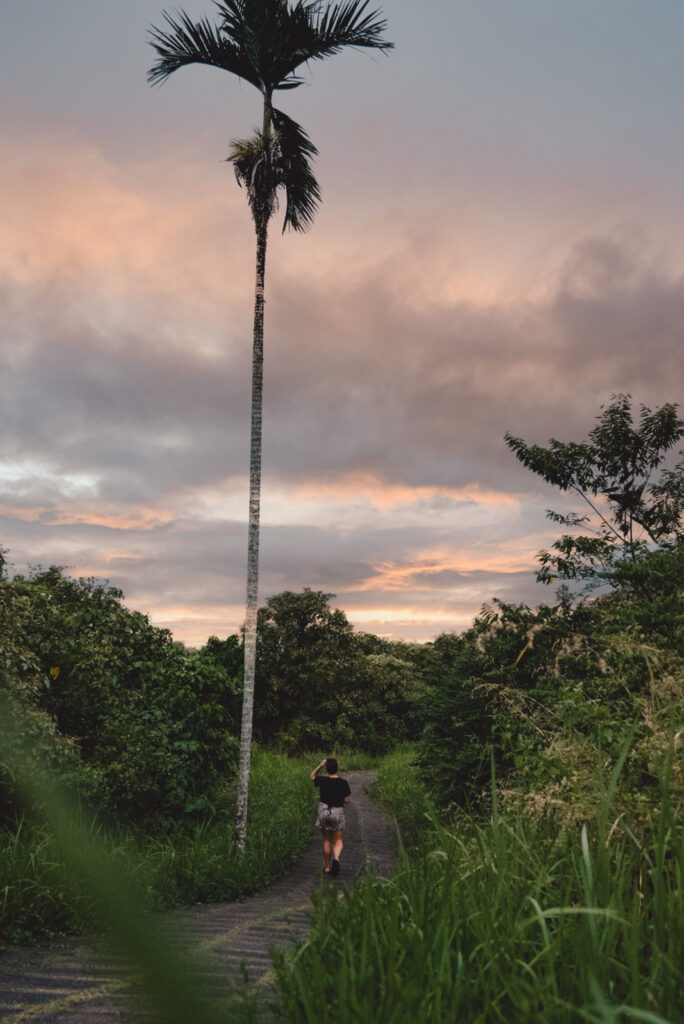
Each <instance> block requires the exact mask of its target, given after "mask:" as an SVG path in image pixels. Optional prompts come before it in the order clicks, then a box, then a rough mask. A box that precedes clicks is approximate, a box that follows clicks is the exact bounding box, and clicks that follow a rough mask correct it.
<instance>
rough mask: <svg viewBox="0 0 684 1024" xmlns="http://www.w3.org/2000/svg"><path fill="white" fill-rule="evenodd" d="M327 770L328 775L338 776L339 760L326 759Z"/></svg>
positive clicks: (334, 758)
mask: <svg viewBox="0 0 684 1024" xmlns="http://www.w3.org/2000/svg"><path fill="white" fill-rule="evenodd" d="M325 770H326V772H327V773H328V775H337V758H336V757H326V759H325Z"/></svg>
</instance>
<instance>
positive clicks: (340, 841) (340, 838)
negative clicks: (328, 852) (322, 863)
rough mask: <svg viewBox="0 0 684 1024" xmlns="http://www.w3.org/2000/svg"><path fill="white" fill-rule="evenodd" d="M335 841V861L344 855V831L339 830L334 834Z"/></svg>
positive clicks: (333, 853)
mask: <svg viewBox="0 0 684 1024" xmlns="http://www.w3.org/2000/svg"><path fill="white" fill-rule="evenodd" d="M332 839H333V852H332V855H333V860H339V859H340V854H341V853H342V847H343V846H344V832H343V831H342V829H338V830H337V831H336V832H333V833H332Z"/></svg>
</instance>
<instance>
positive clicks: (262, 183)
mask: <svg viewBox="0 0 684 1024" xmlns="http://www.w3.org/2000/svg"><path fill="white" fill-rule="evenodd" d="M272 115H273V128H272V131H270V132H268V133H266V134H265V133H264V132H260V131H256V132H255V133H254V135H253V136H252V137H251V138H250V139H235V140H234V141H233V142H232V143H231V150H230V154H229V156H228V159H229V160H230V161H231V162H232V164H233V167H234V169H235V177H236V178H237V180H238V184H240V185H241V186H244V188H245V190H246V191H247V198H248V201H249V205H250V209H251V211H252V216H253V217H254V222H255V224H256V225H257V227H259V226H260V225H264V224H266V223H268V221H269V220H270V218H271V215H272V214H273V213H274V211H275V210H276V209H277V207H278V190H279V189H280V188H283V189H284V190H285V220H284V222H283V231H285V229H286V228H288V227H290V228H292V230H293V231H306V229H307V228H308V227H310V225H311V224H312V223H313V218H314V214H315V212H316V208H317V206H318V203H319V202H320V198H321V191H320V188H319V186H318V182H317V181H316V179H315V177H314V175H313V172H312V170H311V166H310V163H309V158H310V157H314V156H315V155H316V153H317V152H318V151H317V149H316V147H315V146H314V144H313V143H312V142H311V140H310V139H309V137H308V135H307V134H306V132H305V131H304V129H303V128H302V127H301V125H299V124H297V122H296V121H293V120H292V118H291V117H288V116H287V115H286V114H283V113H282V111H280V110H273V111H272Z"/></svg>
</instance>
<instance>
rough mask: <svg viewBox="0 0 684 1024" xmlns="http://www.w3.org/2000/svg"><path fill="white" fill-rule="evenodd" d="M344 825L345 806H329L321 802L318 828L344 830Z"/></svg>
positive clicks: (327, 830)
mask: <svg viewBox="0 0 684 1024" xmlns="http://www.w3.org/2000/svg"><path fill="white" fill-rule="evenodd" d="M344 825H345V821H344V807H328V805H327V804H320V803H319V805H318V818H317V819H316V828H319V829H320V830H321V832H343V831H344Z"/></svg>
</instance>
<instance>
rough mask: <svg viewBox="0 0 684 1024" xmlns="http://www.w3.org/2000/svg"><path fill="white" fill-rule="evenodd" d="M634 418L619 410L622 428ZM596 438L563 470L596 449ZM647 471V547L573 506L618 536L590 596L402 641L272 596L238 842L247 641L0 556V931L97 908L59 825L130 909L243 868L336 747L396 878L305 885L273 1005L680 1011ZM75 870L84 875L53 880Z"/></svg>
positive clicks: (666, 1016) (679, 705) (675, 780)
mask: <svg viewBox="0 0 684 1024" xmlns="http://www.w3.org/2000/svg"><path fill="white" fill-rule="evenodd" d="M615 408H617V410H618V412H620V410H622V412H621V413H620V414H621V415H622V413H624V411H625V409H626V406H625V402H624V401H623V400H622V399H618V400H616V404H615ZM672 409H674V407H672ZM660 412H661V411H658V410H657V411H656V413H655V414H651V413H650V412H648V411H644V410H642V426H643V423H644V422H645V421H646V420H648V419H649V417H651V418H653V417H655V419H656V420H657V419H658V417H659V415H660ZM603 415H605V414H603ZM611 415H612V413H611ZM668 417H669V419H668V418H667V417H666V419H667V420H668V422H669V424H670V427H669V428H668V429H670V430H671V431H673V432H674V433H676V432H677V431H680V430H681V421H678V420H677V416H676V410H675V413H674V415H673V416H671V415H670V414H669V413H668ZM663 422H664V421H663ZM632 429H633V428H632V427H630V430H632ZM640 429H641V428H640ZM637 433H638V431H635V435H636V434H637ZM594 443H595V447H594V448H593V449H591V450H590V448H589V447H587V448H586V449H584V450H583V453H582V459H584V463H583V466H584V468H583V470H582V472H583V473H584V474H585V476H584V479H585V480H587V479H589V478H590V466H589V461H590V459H592V458H593V459H594V460H595V461H596V465H597V466H598V461H599V459H603V458H604V453H602V449H601V447H600V445H599V444H598V441H597V440H596V439H595V441H592V444H594ZM635 443H636V442H635ZM556 444H557V445H558V446H559V447H558V453H559V464H562V463H563V460H565V459H566V458H567V457H568V446H565V447H560V445H561V443H560V442H557V443H556ZM659 444H660V442H657V443H656V444H655V447H654V448H653V450H652V455H651V456H650V458H651V461H657V460H656V457H655V454H653V453H655V451H656V448H657V447H658V445H659ZM670 449H671V446H670V448H668V451H669V450H670ZM658 450H659V451H660V454H659V455H658V459H660V458H661V456H662V454H663V452H662V451H661V450H660V449H658ZM624 451H625V466H626V467H627V469H629V470H630V471H631V468H633V466H634V454H633V447H631V446H630V444H627V443H626V442H625V445H624ZM592 452H593V454H592ZM545 457H546V458H547V462H546V468H545V472H546V473H547V474H548V475H549V476H550V475H551V472H552V468H553V467H552V459H553V450H551V452H550V454H549V453H547V456H545ZM653 469H654V470H656V469H658V470H659V471H660V476H659V478H658V480H657V481H656V482H655V483H654V484H653V485H650V484H648V485H646V484H645V485H644V487H643V488H641V484H639V485H638V487H639V488H641V498H640V499H639V500H640V501H642V502H644V503H645V505H644V508H642V507H641V506H639V507H637V506H636V505H634V507H635V508H636V511H637V518H636V519H635V520H634V521H635V522H637V521H638V520H641V519H645V520H647V522H648V524H649V527H650V529H651V532H652V537H651V539H650V540H648V541H645V540H644V539H643V538H640V537H638V536H636V530H635V528H633V527H629V528H628V530H627V532H626V533H625V532H623V531H622V529H621V526H620V524H621V523H624V522H625V521H626V520H625V519H624V518H621V517H624V515H625V514H626V513H625V512H624V508H623V506H622V505H620V504H619V502H618V504H617V505H616V504H615V498H614V497H611V495H612V494H613V491H612V490H611V492H610V494H605V495H604V496H603V498H601V497H600V495H601V490H600V488H598V487H597V494H596V495H593V497H592V500H593V498H596V499H597V501H598V503H599V505H598V507H600V509H601V514H602V516H603V517H604V519H605V520H606V522H612V523H613V525H616V524H617V528H618V532H619V533H620V535H621V537H623V538H624V537H627V538H628V539H627V541H626V542H625V543H623V542H622V541H621V542H620V545H619V546H617V544H616V549H615V550H612V551H610V552H608V554H607V556H606V558H605V560H604V561H603V563H602V564H601V565H600V566H598V565H597V564H595V565H594V570H595V575H596V578H599V577H600V578H601V579H602V580H603V581H604V582H607V583H608V586H606V587H604V588H603V590H602V591H594V592H593V596H591V597H590V599H587V598H586V597H585V598H577V597H575V596H573V594H572V593H571V592H570V590H569V589H568V588H567V586H566V585H565V582H564V583H563V585H562V586H561V587H560V588H559V590H558V591H557V593H556V595H555V599H553V600H551V601H549V602H548V603H546V604H543V605H541V606H540V607H538V608H536V609H531V608H528V607H527V606H525V605H522V604H511V603H504V602H501V601H497V600H493V601H492V602H491V603H490V604H488V605H487V606H485V607H484V608H483V609H482V611H481V612H480V614H479V615H478V616H476V618H475V620H474V622H473V624H472V626H471V627H470V628H469V629H468V630H466V631H465V632H463V633H461V634H456V633H445V634H443V635H441V636H439V637H437V638H436V639H435V640H434V641H432V642H431V643H428V644H401V643H392V642H389V641H386V640H384V639H382V638H379V637H375V636H372V635H370V634H363V633H358V632H356V631H354V630H353V629H352V627H351V625H350V623H349V622H348V620H347V617H346V615H345V614H344V612H343V611H341V610H340V609H338V608H335V607H334V606H333V605H332V604H331V601H332V595H330V594H326V593H323V592H320V591H313V590H310V589H305V590H304V591H302V592H301V593H293V592H290V591H285V592H283V593H281V594H277V595H274V596H273V597H272V598H270V599H269V601H268V602H267V603H266V604H265V605H264V606H263V607H262V608H261V609H260V610H259V616H258V642H257V652H256V658H257V666H258V673H257V691H256V692H257V703H256V713H255V719H254V728H255V735H256V737H257V739H258V744H259V746H258V748H256V754H255V757H254V760H253V765H252V775H253V786H254V799H253V800H252V801H251V802H250V831H249V838H248V846H247V856H246V857H245V856H244V855H243V854H240V852H239V849H238V847H237V845H236V841H235V838H234V836H233V832H232V829H231V828H227V827H226V823H227V821H228V819H229V817H230V814H231V808H232V807H233V806H234V802H235V799H236V772H237V754H236V749H237V740H236V736H237V734H238V732H239V729H240V716H241V698H242V688H243V664H244V660H243V645H244V638H243V637H241V636H238V635H235V636H231V637H228V638H226V639H224V640H221V639H218V638H216V637H212V638H210V639H209V641H208V642H207V644H206V645H205V646H204V647H203V648H201V649H200V650H195V651H193V650H188V649H186V648H184V647H183V646H182V645H180V644H177V643H174V641H173V640H172V638H171V636H170V635H169V634H168V633H167V632H166V631H164V630H159V629H156V628H155V627H154V626H152V625H151V624H150V622H149V620H148V619H147V617H146V616H144V615H141V614H140V613H138V612H133V611H130V610H129V609H127V608H126V607H125V605H124V604H123V600H122V596H121V594H120V593H119V592H118V591H116V590H115V589H114V588H111V587H109V586H108V585H107V584H105V583H102V582H98V581H95V580H74V579H71V578H70V577H69V576H68V575H67V574H66V573H65V572H64V571H63V570H61V569H58V568H55V567H52V568H50V569H41V568H36V569H34V570H32V571H31V572H29V573H28V574H25V575H23V574H14V575H13V574H12V573H11V572H10V570H9V566H8V565H7V564H6V562H5V560H4V557H3V558H1V559H0V563H1V565H0V569H1V570H2V571H1V572H0V611H1V612H2V614H1V615H0V652H1V661H0V702H1V703H2V707H1V708H0V725H1V726H2V728H1V729H0V736H1V742H2V748H1V750H0V831H1V833H2V834H1V837H0V901H1V902H0V909H1V910H2V915H1V918H0V919H1V920H2V938H3V939H4V941H9V940H14V941H16V940H18V939H19V940H22V941H26V940H29V939H31V938H32V937H36V936H45V935H48V934H53V933H55V932H58V931H65V930H66V931H68V930H73V929H78V928H82V927H84V926H87V925H91V924H92V923H93V919H94V913H93V907H94V906H95V903H94V902H93V900H96V898H97V897H96V895H95V896H93V893H95V894H96V893H97V890H98V884H99V883H98V882H97V871H96V870H95V869H94V868H92V865H91V866H90V867H89V866H88V865H89V864H90V861H87V859H86V860H83V856H82V854H81V853H80V852H79V851H75V850H72V852H71V853H69V851H68V848H66V852H65V847H64V839H63V836H64V834H72V833H77V834H78V835H79V836H81V837H82V841H81V840H79V843H80V845H81V846H83V847H84V848H88V849H92V850H95V851H98V850H107V851H109V854H110V858H109V860H108V861H107V863H112V864H114V865H115V864H117V863H118V864H119V865H125V873H126V875H127V877H128V878H129V879H132V880H133V882H134V886H135V887H136V889H135V891H136V892H137V893H139V894H140V896H139V898H140V900H141V902H145V903H146V904H147V905H148V906H153V907H163V906H169V905H173V904H177V903H180V902H187V901H195V900H215V899H226V898H231V897H235V896H238V895H242V894H245V893H246V892H248V891H251V890H253V889H254V888H256V887H258V886H260V885H262V884H264V883H265V881H267V880H268V879H270V878H272V877H274V875H275V874H276V873H278V872H279V871H282V870H284V868H285V867H286V866H287V864H288V863H290V862H291V860H292V858H294V857H295V856H296V855H297V852H298V850H299V849H301V846H302V844H303V843H304V842H305V841H306V839H307V836H308V835H309V834H310V830H311V825H312V820H313V813H314V808H313V805H312V799H313V794H312V792H311V787H310V786H309V784H308V769H309V768H310V765H311V764H313V763H316V761H318V760H319V759H320V752H321V748H322V750H323V751H325V752H330V750H331V749H335V750H337V751H338V752H340V751H343V750H344V749H345V748H347V749H349V748H350V747H352V746H356V747H360V748H362V750H363V753H362V754H361V755H359V756H358V757H357V759H356V762H352V761H351V760H350V761H349V763H350V764H351V763H356V764H363V765H367V764H369V763H374V762H373V761H369V760H368V758H369V757H372V758H374V759H375V760H376V761H377V759H380V765H379V769H378V777H377V785H376V791H375V797H376V799H377V800H379V801H380V802H381V803H382V804H383V805H384V806H385V807H386V808H387V810H388V812H389V813H391V814H393V815H394V816H395V817H396V820H397V825H398V830H399V835H400V839H401V843H402V848H403V853H402V859H401V863H400V866H399V871H398V872H397V873H396V875H395V876H394V877H392V878H391V879H389V878H376V877H365V878H363V879H360V880H359V881H358V882H357V883H355V884H354V885H352V886H349V887H346V888H345V889H344V890H343V893H342V895H341V896H340V895H339V893H338V892H337V891H336V893H335V894H334V895H331V894H330V893H327V894H326V892H325V891H323V890H322V891H321V892H320V893H319V894H318V895H317V896H316V898H315V901H314V903H315V905H314V919H313V923H312V931H311V936H310V938H309V940H308V941H307V942H305V943H304V944H302V945H301V947H300V948H299V949H298V950H297V951H296V953H295V955H294V956H293V957H290V958H283V957H282V956H281V957H277V958H276V961H275V963H276V969H277V977H278V993H279V995H278V1000H279V1003H278V1005H279V1010H278V1012H279V1013H280V1014H281V1016H283V1015H284V1017H285V1019H286V1020H290V1021H293V1022H295V1021H296V1022H299V1021H308V1020H313V1017H314V1014H316V1015H318V1014H319V1012H320V1007H321V1006H322V1005H323V1006H326V1007H327V1008H328V1012H329V1014H330V1015H331V1016H332V1018H333V1019H335V1020H336V1021H340V1022H344V1021H346V1020H351V1019H363V1020H368V1021H376V1022H378V1024H380V1022H382V1024H384V1022H385V1021H395V1022H398V1024H403V1022H404V1021H425V1022H426V1024H427V1022H428V1021H430V1022H431V1021H445V1022H446V1021H452V1020H462V1021H465V1022H471V1021H472V1022H478V1024H479V1022H482V1024H485V1022H489V1021H497V1020H500V1021H507V1022H509V1021H510V1022H516V1021H520V1022H523V1021H528V1020H539V1021H548V1022H549V1024H552V1022H553V1024H555V1022H561V1024H563V1022H565V1021H567V1022H568V1024H569V1022H574V1021H578V1022H579V1021H592V1022H595V1021H598V1022H605V1024H618V1022H620V1024H621V1022H623V1021H645V1022H651V1024H674V1022H676V1021H680V1020H682V1019H684V1002H683V996H682V993H684V968H683V966H682V965H684V905H683V904H682V900H683V899H684V895H683V894H684V710H683V709H684V588H683V587H682V581H683V580H684V536H683V534H684V529H683V527H684V523H683V522H682V519H683V517H682V509H683V508H684V502H683V501H682V494H683V488H684V472H683V470H682V466H681V464H680V463H674V464H669V465H668V464H664V465H663V464H662V462H660V461H658V464H657V465H656V466H654V467H653ZM622 478H623V482H624V481H627V483H629V480H630V479H631V477H629V475H628V473H627V470H625V472H624V473H623V477H622ZM563 479H567V478H566V477H565V478H563ZM591 479H595V480H596V479H598V477H592V478H591ZM627 483H625V487H624V488H623V489H627ZM630 486H631V485H630ZM647 488H650V490H649V489H647ZM592 494H593V492H592ZM644 495H646V497H644ZM649 495H650V497H649ZM611 502H612V503H613V504H612V505H611ZM630 507H631V506H630ZM644 509H646V511H644ZM649 509H650V510H651V512H650V513H648V510H649ZM656 509H658V510H659V511H657V513H656V511H654V510H656ZM647 513H648V514H649V515H650V518H648V516H647ZM611 517H612V519H611ZM658 521H660V522H661V524H662V525H663V527H664V526H665V524H666V523H667V529H664V528H663V530H662V531H660V532H658V528H657V527H656V526H655V525H654V524H655V523H657V522H658ZM654 538H655V539H654ZM656 541H657V542H656ZM556 550H557V549H556ZM578 550H579V549H576V552H577V551H578ZM541 557H542V558H543V554H542V556H541ZM552 557H555V556H552ZM573 557H574V556H573ZM557 568H558V566H557ZM560 568H562V567H560ZM567 576H568V580H569V582H572V580H573V579H576V578H577V576H572V573H571V572H568V574H567ZM583 578H585V579H587V580H589V581H591V577H589V576H586V577H583ZM314 753H315V756H314ZM302 754H308V757H307V759H306V761H298V760H297V759H296V756H298V755H302ZM343 756H344V755H343ZM305 765H306V767H305ZM51 778H54V779H59V780H60V781H59V787H58V791H57V790H56V791H55V792H57V796H56V797H55V796H54V794H53V791H52V789H51V784H50V781H49V780H50V779H51ZM274 778H277V779H282V781H283V785H282V786H274V785H273V779H274ZM31 780H33V781H31ZM46 780H47V781H46ZM59 793H61V794H63V796H59ZM62 800H63V801H66V805H68V806H67V811H66V812H64V813H65V815H66V817H64V816H63V819H64V821H68V823H69V825H68V828H67V827H66V826H64V825H61V826H60V824H59V820H57V819H56V818H55V813H54V807H55V806H56V805H57V804H59V803H60V801H62ZM279 814H282V815H284V818H283V820H286V821H287V822H288V828H283V829H276V830H275V831H276V833H277V836H278V837H279V839H278V842H274V841H273V835H274V830H273V828H272V825H273V821H274V820H275V821H277V820H280V819H279V818H278V815H279ZM295 822H296V823H297V825H296V827H292V826H293V823H295ZM60 828H61V833H60ZM60 835H61V836H62V838H61V839H60ZM281 840H282V841H281ZM72 846H73V843H72ZM67 847H68V844H67ZM69 857H71V858H72V860H71V861H69ZM79 857H80V858H81V860H78V858H79ZM74 858H75V859H74ZM91 860H92V858H91ZM76 861H78V863H79V864H80V863H81V861H83V864H84V871H85V872H86V874H87V873H88V872H90V875H91V876H92V877H93V878H94V879H95V881H94V883H93V885H92V886H91V885H90V883H89V887H86V888H84V887H83V886H82V885H81V884H80V883H79V882H78V881H75V880H74V876H73V871H72V870H69V869H68V868H67V866H66V865H67V863H71V864H72V866H73V863H76ZM107 870H109V869H107ZM112 870H113V869H112ZM110 881H111V880H110ZM110 881H107V880H105V883H106V884H105V883H103V885H101V886H100V888H101V889H102V888H105V889H106V888H107V886H109V885H110ZM86 889H87V891H86ZM112 913H113V912H112ZM117 920H118V919H117ZM112 921H113V923H112V927H113V928H116V927H119V925H118V924H116V921H114V917H113V918H112ZM162 987H163V986H162ZM198 1019H199V1017H198Z"/></svg>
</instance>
